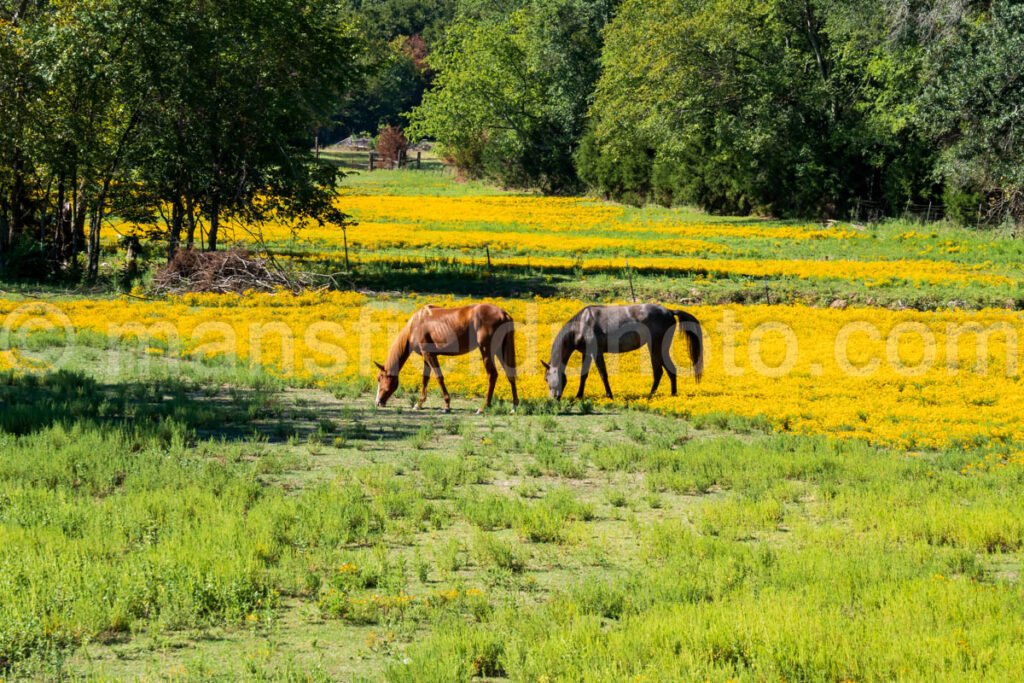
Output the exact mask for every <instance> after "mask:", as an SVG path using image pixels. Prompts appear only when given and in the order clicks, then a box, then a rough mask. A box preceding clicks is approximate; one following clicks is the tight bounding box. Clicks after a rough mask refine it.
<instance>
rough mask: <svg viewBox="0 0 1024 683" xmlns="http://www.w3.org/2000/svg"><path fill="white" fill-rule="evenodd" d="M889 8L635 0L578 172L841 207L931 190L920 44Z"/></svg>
mask: <svg viewBox="0 0 1024 683" xmlns="http://www.w3.org/2000/svg"><path fill="white" fill-rule="evenodd" d="M888 16H889V15H887V14H886V13H885V12H884V11H881V8H880V6H879V3H877V2H874V0H863V1H861V2H856V3H832V2H823V1H820V2H806V3H805V2H791V1H790V0H774V1H773V2H764V3H759V2H748V1H745V0H717V1H715V2H711V3H695V2H684V1H680V0H664V1H661V2H655V3H650V2H626V3H625V4H624V5H623V7H622V9H621V10H620V12H619V14H618V15H617V16H616V18H615V20H614V22H613V23H612V24H611V25H610V26H609V28H608V31H607V40H606V47H605V50H604V53H603V55H602V65H603V71H602V77H601V80H600V82H599V83H598V85H597V89H596V94H595V99H594V103H593V106H592V107H591V118H592V124H591V127H590V129H589V131H588V133H587V137H586V138H585V140H584V142H583V143H582V144H581V147H580V152H579V153H578V155H577V163H578V164H579V166H580V174H581V176H582V177H583V178H584V179H586V180H587V182H588V183H589V184H591V185H592V186H593V187H595V188H596V189H597V190H599V191H600V192H602V193H603V194H606V195H609V196H613V197H616V198H623V199H625V200H626V201H629V202H632V203H641V202H644V201H657V202H659V203H664V204H670V205H671V204H676V203H693V204H697V205H699V206H701V207H703V208H705V209H707V210H709V211H712V212H715V213H743V214H745V213H751V212H758V213H774V214H779V215H818V216H835V215H840V214H843V213H845V212H846V210H847V209H849V207H850V206H851V202H852V200H853V199H855V198H871V199H878V200H882V201H885V202H887V203H888V204H889V206H890V207H893V206H897V205H899V204H900V202H904V203H905V202H906V200H907V199H908V198H911V197H917V196H919V195H920V194H921V193H927V192H928V191H929V186H928V180H927V175H928V173H929V171H930V170H931V165H930V164H931V161H930V158H929V152H928V150H929V147H928V146H927V145H926V143H925V142H924V141H923V140H922V139H921V137H920V136H919V135H918V134H917V132H916V131H915V130H914V129H913V128H912V127H910V126H909V124H908V121H907V120H906V119H907V116H908V107H907V106H905V105H904V104H903V102H904V101H905V100H907V99H908V98H912V97H913V93H914V91H913V90H912V88H914V87H916V82H915V80H914V73H915V71H914V69H915V64H917V60H916V59H915V56H916V54H917V53H918V52H919V48H917V47H915V46H912V47H909V48H903V47H902V46H893V45H892V44H891V43H889V42H887V41H886V38H885V36H886V34H887V29H888V26H887V24H886V22H887V21H888Z"/></svg>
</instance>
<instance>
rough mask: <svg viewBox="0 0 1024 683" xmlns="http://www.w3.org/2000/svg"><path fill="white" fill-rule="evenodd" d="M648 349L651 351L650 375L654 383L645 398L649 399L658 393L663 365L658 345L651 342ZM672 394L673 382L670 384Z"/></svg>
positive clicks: (673, 391) (673, 390) (673, 389)
mask: <svg viewBox="0 0 1024 683" xmlns="http://www.w3.org/2000/svg"><path fill="white" fill-rule="evenodd" d="M648 348H649V349H650V351H651V373H652V374H653V376H654V382H653V383H652V384H651V393H650V394H649V395H648V397H647V398H651V397H653V396H654V394H656V393H657V392H658V385H659V384H661V375H662V372H663V368H664V366H663V363H662V358H661V350H660V349H659V348H658V345H657V344H655V343H654V342H651V343H650V345H649V346H648ZM672 385H673V387H672V393H673V394H674V393H675V382H674V381H673V382H672Z"/></svg>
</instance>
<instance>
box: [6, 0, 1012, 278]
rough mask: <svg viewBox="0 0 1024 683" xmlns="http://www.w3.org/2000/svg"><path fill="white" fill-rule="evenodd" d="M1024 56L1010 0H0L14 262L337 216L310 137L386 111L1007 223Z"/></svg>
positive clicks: (729, 178) (38, 265) (757, 201)
mask: <svg viewBox="0 0 1024 683" xmlns="http://www.w3.org/2000/svg"><path fill="white" fill-rule="evenodd" d="M1021 54H1024V4H1022V3H1019V2H1014V1H1012V0H989V1H980V0H912V1H908V0H848V1H842V2H840V1H839V0H511V1H509V2H495V1H494V0H274V1H273V2H264V1H262V0H219V1H218V2H204V1H203V0H85V1H78V2H73V1H71V0H0V268H3V269H5V270H6V271H7V272H8V273H12V272H13V273H14V274H15V275H17V274H19V273H20V274H24V275H33V276H43V277H48V276H53V275H57V274H71V275H73V276H78V275H84V276H85V277H87V278H90V279H94V278H95V277H96V276H97V275H98V270H99V262H100V258H99V257H100V253H101V245H102V243H103V240H102V237H103V234H104V230H103V226H104V224H105V222H106V221H107V220H108V219H109V218H110V217H112V216H117V217H120V218H124V219H129V220H131V221H132V222H134V223H136V224H139V225H145V226H149V229H150V232H151V235H152V236H153V237H154V238H156V239H157V240H159V241H160V244H161V245H162V246H161V249H164V250H165V251H166V253H168V254H173V253H174V252H175V251H176V250H177V249H179V248H180V247H181V246H187V247H191V246H195V247H203V248H206V249H215V248H216V247H217V244H218V235H219V226H220V224H221V223H222V221H224V220H225V219H233V218H239V219H245V220H257V221H258V220H259V219H261V218H262V217H264V216H266V215H267V214H268V213H271V212H273V213H274V214H275V215H278V216H282V217H285V218H289V217H290V218H295V219H298V220H303V219H313V220H317V221H339V220H342V219H343V216H341V215H340V214H339V213H338V212H337V211H336V210H335V209H334V208H333V203H332V198H333V193H334V191H335V188H336V184H337V171H336V170H335V169H332V168H330V167H329V166H325V165H324V164H322V163H320V162H319V161H318V159H317V155H316V153H315V152H314V151H312V150H313V149H315V145H314V143H313V141H314V137H315V136H316V137H318V138H319V142H320V143H325V142H331V141H333V140H336V139H339V138H340V137H343V136H345V135H349V134H351V133H357V132H363V131H366V132H370V133H374V132H376V131H378V130H380V129H381V127H382V126H385V125H390V126H400V127H405V126H408V127H409V133H410V136H412V137H413V138H417V137H429V138H434V139H436V140H438V141H439V142H440V143H442V147H443V149H444V151H445V153H446V154H447V155H448V156H449V157H450V158H451V159H452V160H453V161H454V162H455V163H456V164H457V165H458V166H460V167H461V168H462V170H463V171H464V172H465V173H466V174H468V175H471V176H476V177H485V178H491V179H494V180H497V181H499V182H501V183H504V184H506V185H509V186H518V187H539V188H541V189H543V190H544V191H546V192H551V193H567V192H580V191H586V190H588V189H589V190H591V191H596V192H597V193H599V194H601V195H604V196H607V197H611V198H614V199H618V200H623V201H628V202H633V203H644V202H658V203H663V204H681V203H687V204H697V205H699V206H701V207H703V208H705V209H707V210H709V211H714V212H721V213H764V214H775V215H780V216H803V217H819V216H822V217H835V216H839V217H842V216H848V215H850V214H851V211H852V210H853V209H854V208H855V207H859V206H862V205H863V204H864V203H865V202H866V203H867V204H869V205H870V206H871V207H873V210H875V211H881V212H883V213H888V214H889V215H894V214H898V213H899V212H900V210H901V208H902V207H904V206H906V205H907V204H908V203H909V202H919V203H929V202H931V203H936V204H939V203H941V204H943V205H944V207H945V212H946V215H948V216H950V217H952V218H954V219H959V220H961V221H965V222H975V221H978V222H981V221H988V222H999V221H1002V220H1005V219H1007V218H1012V219H1015V220H1018V221H1020V220H1022V219H1024V145H1022V144H1021V142H1022V140H1021V138H1022V135H1024V87H1022V84H1024V62H1022V61H1021V60H1020V58H1019V57H1020V55H1021ZM257 198H258V201H257Z"/></svg>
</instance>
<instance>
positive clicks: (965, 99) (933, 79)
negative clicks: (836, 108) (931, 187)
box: [921, 1, 1024, 222]
mask: <svg viewBox="0 0 1024 683" xmlns="http://www.w3.org/2000/svg"><path fill="white" fill-rule="evenodd" d="M938 28H942V29H944V30H943V31H942V35H941V36H940V37H939V39H938V40H934V41H932V43H931V46H930V49H929V53H928V57H929V59H928V72H927V78H925V79H924V82H925V83H926V88H925V89H924V91H923V93H922V94H921V110H922V112H923V118H924V119H925V122H926V125H928V127H929V129H930V132H931V134H932V136H933V137H934V139H936V140H941V141H943V143H944V144H943V147H944V149H943V152H942V155H941V157H940V163H939V166H938V170H939V173H940V174H941V176H942V177H943V178H944V179H945V181H946V183H947V185H948V188H947V192H946V196H947V204H951V205H955V204H956V203H957V200H958V199H959V200H960V201H961V202H962V201H964V200H967V201H968V202H969V203H970V204H971V205H972V206H971V207H969V208H973V205H974V204H976V203H983V206H984V209H983V210H987V212H988V213H990V214H991V218H993V219H996V220H999V219H1002V218H1004V217H1011V218H1013V219H1015V220H1016V221H1018V222H1019V221H1022V220H1024V67H1022V62H1021V55H1022V54H1024V6H1022V5H1020V4H1018V3H1013V2H1008V1H1002V2H993V3H992V6H991V11H990V12H978V11H975V12H973V13H970V12H968V10H967V8H964V10H963V12H961V13H958V14H957V15H954V19H953V21H947V22H945V23H944V24H943V25H940V26H939V27H938Z"/></svg>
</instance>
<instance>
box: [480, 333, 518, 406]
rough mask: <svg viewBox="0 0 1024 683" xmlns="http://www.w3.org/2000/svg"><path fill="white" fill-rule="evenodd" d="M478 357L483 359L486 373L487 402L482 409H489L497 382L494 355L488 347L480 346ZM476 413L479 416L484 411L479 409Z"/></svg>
mask: <svg viewBox="0 0 1024 683" xmlns="http://www.w3.org/2000/svg"><path fill="white" fill-rule="evenodd" d="M480 355H481V356H482V357H483V359H484V370H486V371H487V401H486V402H485V403H484V408H490V407H491V399H492V398H493V397H494V385H495V384H496V383H497V381H498V368H497V367H495V365H494V354H492V353H491V349H490V348H489V347H487V346H481V347H480ZM513 391H514V390H513ZM476 412H477V414H479V413H482V412H484V411H483V408H481V409H480V410H478V411H476Z"/></svg>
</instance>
